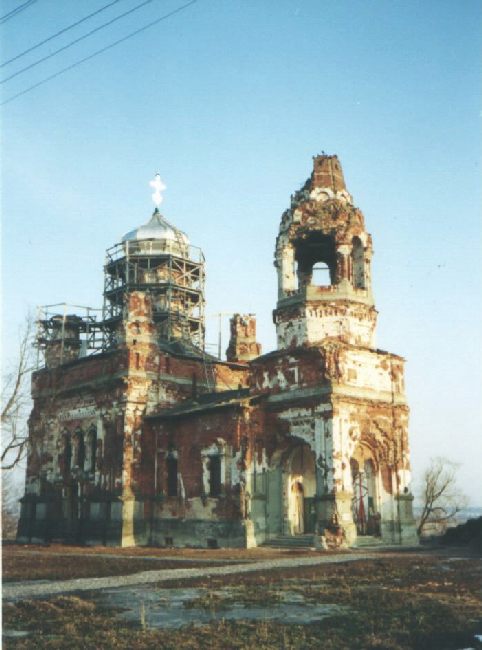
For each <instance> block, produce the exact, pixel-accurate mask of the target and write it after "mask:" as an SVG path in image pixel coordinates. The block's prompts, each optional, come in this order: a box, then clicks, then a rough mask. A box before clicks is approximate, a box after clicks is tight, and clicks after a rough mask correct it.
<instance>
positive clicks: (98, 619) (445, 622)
mask: <svg viewBox="0 0 482 650" xmlns="http://www.w3.org/2000/svg"><path fill="white" fill-rule="evenodd" d="M188 585H191V586H196V587H197V588H200V589H201V595H200V596H199V597H198V598H197V599H196V601H193V602H191V603H189V604H188V606H192V607H201V608H202V607H205V608H208V609H209V610H211V611H213V610H215V609H218V610H219V611H220V612H222V611H223V610H225V608H226V607H230V606H231V605H232V604H233V603H234V602H236V603H244V604H250V605H254V606H256V605H257V604H260V603H262V604H263V605H265V606H266V604H269V603H275V602H276V600H277V599H278V598H279V594H280V593H281V592H283V591H287V592H290V593H293V592H295V593H296V594H299V595H301V596H303V598H304V600H305V602H308V603H309V602H316V603H332V604H333V603H336V604H339V605H344V606H345V607H347V608H348V609H347V613H346V614H342V615H340V614H338V615H336V616H333V617H331V618H327V619H325V620H323V621H321V622H318V623H312V624H308V625H284V624H282V623H280V622H270V621H249V620H246V621H238V622H230V621H226V620H222V618H221V620H217V621H213V622H211V623H209V624H205V625H201V626H195V627H192V626H190V627H184V628H181V629H178V630H172V629H170V630H166V629H164V630H154V629H141V628H139V627H134V626H132V625H130V624H128V623H125V622H123V621H122V618H121V617H119V616H118V613H116V612H115V611H106V610H99V609H98V608H97V606H96V603H95V602H94V601H93V600H92V599H91V597H88V596H83V597H78V596H68V597H67V596H64V597H57V598H52V599H44V600H30V601H22V602H19V603H16V604H7V605H6V606H5V607H4V626H5V627H6V628H7V629H14V630H25V631H30V632H31V635H30V636H29V637H26V638H24V639H16V640H14V639H6V640H5V641H4V648H6V649H10V648H18V649H23V650H27V649H30V648H32V649H33V648H35V649H37V648H40V649H43V648H52V649H53V648H65V647H66V646H68V647H69V648H70V649H72V650H76V649H80V648H89V649H90V648H94V649H97V648H99V649H103V648H106V649H107V648H122V649H124V648H125V649H132V650H141V649H147V648H159V649H163V648H166V649H170V648H172V649H174V648H175V649H176V650H179V649H183V650H184V648H186V649H192V650H194V649H201V648H203V649H204V648H206V649H213V650H228V649H230V648H233V649H240V650H241V649H243V650H251V649H253V648H256V649H257V650H275V649H278V648H284V649H286V650H287V649H293V650H295V649H296V650H298V649H299V650H301V649H303V650H304V649H305V648H306V649H311V648H313V649H314V648H321V649H327V650H334V649H336V650H343V649H348V648H349V649H356V650H358V649H360V650H368V649H370V650H371V649H381V648H384V649H387V650H388V649H390V650H408V649H414V650H430V649H432V648H433V649H434V650H458V649H461V648H482V644H480V643H479V642H478V641H476V640H475V639H474V635H475V634H482V600H481V593H480V590H481V585H482V563H481V561H480V560H479V559H476V558H465V559H454V558H449V557H447V556H437V555H430V554H424V555H407V554H400V555H399V556H398V557H388V556H386V557H383V555H380V559H377V560H370V561H369V560H366V561H356V562H351V563H347V564H331V565H330V564H326V565H322V566H318V567H309V568H308V567H306V568H297V569H289V570H286V569H283V570H276V571H271V572H264V573H256V574H244V575H241V574H240V575H231V576H226V577H211V578H205V579H196V580H191V581H186V580H183V581H182V582H179V583H178V584H173V583H169V585H168V587H169V588H174V587H176V586H177V587H179V586H188ZM162 587H163V588H164V589H165V588H166V585H165V584H164V585H162ZM221 587H222V588H223V592H222V593H223V594H224V596H221V597H220V596H219V595H218V596H217V597H216V598H213V597H212V592H213V591H216V593H217V594H219V589H220V588H221Z"/></svg>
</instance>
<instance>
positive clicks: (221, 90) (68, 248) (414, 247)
mask: <svg viewBox="0 0 482 650" xmlns="http://www.w3.org/2000/svg"><path fill="white" fill-rule="evenodd" d="M139 3H140V0H121V1H120V2H118V3H117V4H116V5H114V6H113V7H111V8H110V9H108V10H106V11H105V12H103V13H101V14H99V15H98V16H96V17H95V18H93V19H92V20H90V21H88V22H86V23H84V24H83V25H81V26H79V27H78V28H76V29H74V30H71V31H70V32H67V33H66V34H64V35H63V36H62V37H59V38H57V39H54V40H52V41H51V42H49V43H48V44H46V45H45V46H43V47H42V48H39V49H38V50H36V51H34V52H32V53H30V54H29V55H27V56H25V57H23V58H22V59H19V60H18V61H17V62H15V63H12V64H10V65H8V66H5V67H4V68H2V69H0V73H2V74H1V75H0V78H2V79H3V78H5V77H6V76H7V73H13V72H15V71H16V70H18V69H20V68H22V67H24V66H26V65H27V64H29V63H31V62H34V61H35V60H37V59H38V58H40V57H41V56H44V55H46V54H48V53H49V52H52V51H54V50H55V49H57V48H58V47H61V46H62V45H64V44H67V43H68V42H70V41H71V40H73V39H74V38H77V37H78V36H80V35H82V34H83V33H85V32H87V31H89V30H90V29H92V28H94V27H96V26H97V25H100V24H101V23H103V22H105V21H107V20H109V19H111V18H113V17H114V16H115V15H117V14H119V13H121V12H123V11H127V10H128V9H131V8H132V7H134V6H135V5H137V4H139ZM103 4H106V0H105V2H104V0H84V1H83V2H82V3H79V2H76V1H75V0H63V1H62V2H58V1H55V0H37V1H36V2H35V3H34V4H32V6H31V7H29V8H27V9H26V10H25V11H23V12H21V13H19V14H18V15H17V16H15V17H14V18H12V19H11V20H9V21H8V22H6V23H4V24H3V25H0V30H1V31H0V38H1V41H2V54H1V60H2V61H5V60H7V59H9V58H11V57H12V56H14V55H15V54H17V53H19V52H21V51H22V50H24V49H26V48H27V47H29V46H30V45H33V44H35V43H36V42H38V41H40V40H42V39H44V38H46V37H48V36H50V35H51V34H53V33H54V32H56V31H58V30H59V29H61V28H63V27H65V26H66V25H68V24H70V23H73V22H74V21H76V20H78V19H80V18H82V17H83V16H84V15H87V14H88V13H90V12H93V11H95V10H96V9H98V8H99V7H101V6H102V5H103ZM182 4H183V0H179V1H178V2H175V1H173V0H153V1H152V2H151V3H149V4H148V5H147V6H145V7H144V8H142V9H141V10H139V11H136V12H134V13H132V14H131V15H130V16H129V17H128V18H126V19H124V20H120V21H118V22H117V23H116V24H115V25H112V26H110V27H109V28H108V29H105V30H101V31H99V32H98V33H97V34H96V35H94V36H92V37H90V38H87V39H85V40H83V41H82V42H81V43H79V44H77V45H76V46H74V47H72V48H70V49H68V50H66V51H64V52H62V53H61V54H59V55H58V56H55V57H53V58H51V59H50V60H49V61H46V62H44V63H42V64H40V65H38V66H36V67H34V68H32V69H31V70H29V71H27V72H26V73H23V74H21V75H18V76H17V77H16V78H15V79H12V80H11V81H8V82H6V83H5V84H3V85H2V86H1V88H2V90H3V100H4V101H5V100H7V99H8V98H9V97H11V96H13V95H14V94H15V93H17V92H20V91H22V90H24V89H25V88H27V87H28V86H30V85H32V84H34V83H37V82H38V81H40V80H42V79H43V78H45V77H47V76H49V75H51V74H53V73H55V72H57V71H58V70H60V69H61V68H63V67H65V66H68V65H70V64H71V63H74V62H75V61H77V60H79V59H81V58H83V57H85V56H88V55H89V54H91V53H92V52H94V51H96V50H97V49H100V48H102V47H104V46H105V45H107V44H109V43H110V42H113V41H115V40H116V39H118V38H122V37H123V36H125V35H127V34H128V33H130V32H132V31H134V30H135V29H137V28H139V27H142V26H143V25H144V24H146V23H148V22H150V21H152V20H155V19H156V18H158V17H160V16H162V15H164V14H166V13H168V12H170V11H172V10H173V9H175V8H176V7H179V6H181V5H182ZM17 5H18V2H17V1H15V2H14V1H13V0H4V2H3V3H2V15H3V14H6V13H7V12H8V11H9V10H10V9H12V8H14V7H15V6H17ZM481 13H482V5H481V3H480V2H479V1H478V0H461V1H459V2H456V1H455V0H451V1H446V0H437V1H434V0H432V1H429V0H427V1H425V2H420V1H419V0H417V1H411V0H404V1H403V2H402V1H397V0H377V1H374V0H373V1H372V0H367V1H364V2H361V1H358V0H340V1H338V2H325V1H323V0H318V1H315V0H306V1H304V2H303V1H299V0H298V1H295V0H277V1H275V0H257V1H255V0H245V1H241V0H198V2H196V3H195V4H193V5H191V6H189V7H188V8H186V9H185V10H183V11H181V12H180V13H178V14H176V15H175V16H172V17H170V18H168V19H166V20H164V21H162V22H160V23H159V24H158V25H157V26H156V27H153V28H151V29H148V30H146V31H144V32H143V33H142V34H140V35H138V36H136V37H134V38H132V39H130V40H128V41H126V42H124V43H122V44H121V45H119V46H118V47H116V48H113V49H111V50H110V51H108V52H105V53H104V54H101V55H100V56H98V57H96V58H94V59H92V60H91V61H88V62H86V63H85V64H82V65H80V66H78V67H76V68H75V69H73V70H71V71H70V72H67V73H66V74H63V75H61V76H59V77H57V78H56V79H54V80H53V81H51V82H49V83H46V84H45V85H43V86H40V87H39V88H36V89H35V90H33V91H32V92H30V93H27V94H25V95H24V96H22V97H19V98H18V99H16V100H14V101H12V102H10V103H7V104H5V105H4V106H3V107H2V111H3V113H2V115H3V118H2V140H3V147H2V149H3V156H2V212H3V219H2V246H3V256H2V257H3V294H4V304H3V340H4V352H5V357H6V359H7V362H8V359H9V358H10V356H11V355H10V351H11V350H12V349H13V348H14V347H15V340H16V335H17V329H18V327H19V324H20V323H21V322H22V320H23V318H24V314H25V313H26V312H27V310H28V309H31V308H33V307H34V306H35V305H38V304H47V303H55V302H63V301H66V302H70V303H73V304H85V305H91V306H101V293H102V285H103V273H102V265H103V258H104V251H105V249H106V248H108V247H109V246H111V245H113V244H114V243H116V242H117V241H118V240H119V239H120V237H121V236H122V235H123V234H124V233H125V232H127V231H128V230H130V229H132V228H133V227H135V226H136V225H139V224H141V223H144V222H145V221H147V219H148V218H149V216H150V213H151V211H152V202H151V199H150V194H151V190H150V188H149V186H148V182H149V180H150V179H151V178H152V177H153V175H154V173H155V172H157V171H159V172H160V174H161V176H162V178H163V180H164V181H165V183H166V185H167V190H166V192H165V193H164V195H165V201H164V203H163V204H162V206H161V207H162V211H163V212H164V214H165V215H166V216H167V217H168V219H170V220H171V221H172V222H174V223H175V224H176V225H178V226H179V227H180V228H181V229H182V230H184V231H185V232H186V233H187V234H188V235H189V237H190V239H191V242H192V243H193V244H195V245H197V246H200V247H201V248H202V249H203V251H204V254H205V256H206V259H207V274H208V276H207V300H208V305H207V313H208V314H214V313H215V312H218V311H233V312H234V311H239V312H255V313H256V314H257V318H258V333H259V340H260V341H261V342H262V344H263V350H264V351H268V350H270V349H272V348H273V347H274V345H275V336H274V326H273V325H272V321H271V311H272V309H273V307H274V306H275V300H276V275H275V269H274V267H273V263H272V262H273V251H274V242H275V237H276V233H277V229H278V225H279V219H280V216H281V213H282V211H283V210H284V209H285V208H286V207H287V206H288V204H289V197H290V194H291V193H292V192H293V191H294V190H296V189H297V188H298V187H299V186H300V185H301V183H302V182H303V181H304V180H305V179H306V177H307V176H308V175H309V173H310V170H311V157H312V156H313V155H315V154H317V153H320V152H321V151H322V150H324V151H326V152H327V153H336V154H338V156H339V157H340V160H341V162H342V165H343V168H344V172H345V179H346V181H347V185H348V189H349V191H350V192H351V193H352V195H353V196H354V200H355V203H356V204H357V205H358V206H359V207H360V208H361V209H362V211H363V212H364V214H365V218H366V224H367V228H368V230H369V232H371V233H372V235H373V240H374V250H375V256H374V261H373V283H374V292H375V299H376V304H377V308H378V310H379V312H380V314H379V327H378V345H379V347H381V348H383V349H387V350H390V351H393V352H395V353H398V354H401V355H403V356H405V357H406V358H407V391H408V398H409V403H410V406H411V409H412V416H411V446H412V459H413V467H414V470H415V475H416V476H417V475H420V473H421V471H422V469H423V468H424V466H425V465H426V464H427V462H428V459H429V458H430V457H431V456H434V455H443V456H448V457H450V458H452V459H453V460H455V461H457V462H460V463H461V465H462V467H461V469H460V482H461V484H462V486H463V488H464V489H465V490H466V492H469V493H471V495H472V501H473V503H476V504H478V505H481V502H482V498H481V495H482V472H481V471H480V465H481V462H480V459H481V458H482V453H481V451H482V449H481V447H482V443H481V440H482V436H481V420H482V418H481V412H480V408H481V407H480V404H481V401H482V400H481V389H480V386H481V385H482V378H481V376H480V365H481V364H480V356H481V355H480V332H481V311H482V310H481V293H482V292H481V286H480V285H481V277H482V273H481V264H480V255H481V249H480V242H481V220H480V208H479V206H480V199H481V197H480V171H481V170H480V92H479V88H480V70H479V61H480V50H481V47H480V44H481V43H480V42H481V30H480V24H481V20H480V19H481ZM215 323H216V321H215V319H213V318H210V319H208V324H209V326H210V329H209V334H208V341H210V342H213V343H215V342H216V338H217V330H216V326H215ZM226 338H227V324H226V327H225V331H224V342H225V343H227V341H226Z"/></svg>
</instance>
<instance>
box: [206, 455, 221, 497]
mask: <svg viewBox="0 0 482 650" xmlns="http://www.w3.org/2000/svg"><path fill="white" fill-rule="evenodd" d="M220 494H221V457H220V456H219V455H215V456H209V496H210V497H218V496H219V495H220Z"/></svg>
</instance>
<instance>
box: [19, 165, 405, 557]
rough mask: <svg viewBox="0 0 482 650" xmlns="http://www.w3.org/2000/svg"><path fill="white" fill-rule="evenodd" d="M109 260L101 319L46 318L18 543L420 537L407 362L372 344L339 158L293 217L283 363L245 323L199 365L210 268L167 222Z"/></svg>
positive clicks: (361, 249)
mask: <svg viewBox="0 0 482 650" xmlns="http://www.w3.org/2000/svg"><path fill="white" fill-rule="evenodd" d="M147 235H148V236H149V237H147ZM111 250H112V249H111ZM114 250H115V254H112V253H109V252H108V257H107V263H106V267H105V275H106V282H105V293H104V298H105V301H106V306H105V308H104V320H103V321H100V322H98V323H97V322H92V323H91V322H90V321H86V319H85V318H84V319H83V320H82V318H80V317H78V316H75V315H72V314H67V315H66V314H65V313H64V315H63V316H62V315H61V314H56V315H54V316H52V317H50V318H49V319H44V320H43V321H42V323H43V328H44V334H43V335H42V338H41V347H42V350H43V354H44V357H43V358H44V365H43V367H42V368H40V369H39V370H37V371H36V372H35V373H33V377H32V396H33V399H34V408H33V411H32V414H31V418H30V431H31V445H30V450H29V458H28V468H27V483H26V493H25V496H24V497H23V499H22V515H21V520H20V525H19V531H18V539H19V540H21V541H43V540H52V539H58V540H62V541H82V542H87V543H102V544H114V545H135V544H152V545H168V546H169V545H178V546H201V547H206V546H237V547H250V546H255V545H259V544H263V543H265V542H268V543H269V542H270V541H272V540H276V539H278V538H279V537H285V538H286V537H293V538H295V537H297V536H305V537H307V538H309V539H310V540H311V541H312V544H314V545H318V546H320V547H323V546H325V547H331V546H337V545H338V546H340V545H341V546H344V545H345V546H347V545H353V544H356V543H357V539H359V538H360V537H364V536H370V537H373V538H378V539H380V540H382V541H383V542H386V543H398V544H400V543H401V544H410V543H413V542H414V541H416V536H415V527H414V522H413V516H412V496H411V493H410V462H409V461H410V458H409V446H408V406H407V403H406V399H405V387H404V360H403V359H402V358H401V357H399V356H397V355H394V354H391V353H388V352H385V351H383V350H379V349H377V348H376V346H375V329H376V317H377V311H376V309H375V305H374V300H373V293H372V288H371V271H370V269H371V258H372V240H371V236H370V235H369V234H368V233H367V232H366V230H365V224H364V217H363V214H362V213H361V211H360V210H359V209H358V208H356V207H355V206H354V205H353V200H352V197H351V195H350V194H349V193H348V191H347V189H346V186H345V181H344V177H343V172H342V169H341V165H340V163H339V161H338V158H337V157H336V156H325V155H322V156H317V157H315V158H314V159H313V172H312V174H311V176H310V178H309V179H308V180H307V181H306V183H305V184H304V185H303V187H302V188H301V189H300V190H299V191H297V192H295V193H294V194H293V195H292V197H291V204H290V207H289V209H288V210H286V211H285V212H284V213H283V215H282V218H281V224H280V228H279V234H278V237H277V241H276V250H275V267H276V270H277V273H278V301H277V304H276V308H275V310H274V312H273V319H274V323H275V326H276V332H277V341H278V346H277V348H278V349H277V350H276V351H273V352H269V353H267V354H264V355H261V347H260V345H259V343H258V342H257V341H256V321H255V317H254V316H253V315H252V314H248V315H243V314H235V315H234V316H233V318H232V319H231V338H230V342H229V346H228V349H227V352H226V361H221V360H220V359H216V358H214V357H212V356H211V355H209V354H207V353H206V352H205V351H204V349H203V347H204V343H203V342H204V288H203V287H204V261H203V258H202V254H197V257H195V256H194V255H193V254H192V252H191V249H190V245H189V240H188V239H187V237H186V235H184V233H181V231H178V230H177V229H176V228H175V227H174V226H172V225H171V224H169V223H168V222H167V221H165V219H164V217H162V215H160V214H159V213H158V212H157V211H155V213H154V215H153V217H152V219H151V221H150V222H149V223H148V224H146V225H145V226H141V227H140V228H138V229H137V230H134V231H132V232H131V233H129V234H128V235H126V236H125V237H124V238H123V240H122V242H121V243H120V244H118V245H117V246H116V247H114ZM96 328H97V329H96ZM93 331H97V332H98V333H99V336H100V339H101V340H102V345H101V346H100V347H99V346H98V347H97V348H95V347H94V344H90V345H91V348H92V349H91V351H90V353H87V354H86V352H85V350H86V349H87V352H88V347H89V343H88V342H89V341H93V340H94V339H95V337H94V338H93V337H92V332H93ZM89 337H90V338H89ZM95 340H97V339H95Z"/></svg>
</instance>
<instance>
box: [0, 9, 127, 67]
mask: <svg viewBox="0 0 482 650" xmlns="http://www.w3.org/2000/svg"><path fill="white" fill-rule="evenodd" d="M120 1H121V0H113V1H112V2H109V4H106V5H104V6H103V7H101V8H100V9H97V11H94V12H92V13H91V14H89V15H88V16H85V17H84V18H81V19H80V20H78V21H77V22H75V23H72V24H71V25H68V26H67V27H64V28H63V29H61V30H60V31H58V32H56V33H55V34H52V36H49V37H48V38H45V39H44V40H43V41H40V43H36V44H35V45H32V47H29V48H28V49H27V50H24V51H23V52H20V54H17V55H16V56H14V57H12V58H11V59H8V61H5V63H1V64H0V68H3V66H5V65H8V64H9V63H12V62H13V61H16V60H17V59H20V58H21V57H22V56H25V54H28V53H29V52H32V51H33V50H36V49H37V48H38V47H40V46H42V45H45V43H48V42H49V41H51V40H52V39H54V38H57V36H60V35H61V34H65V32H68V31H69V30H70V29H73V28H74V27H77V25H80V24H81V23H84V22H85V21H86V20H88V19H89V18H92V17H93V16H97V14H100V13H101V12H102V11H105V10H106V9H108V8H109V7H112V5H115V4H117V3H118V2H120Z"/></svg>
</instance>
